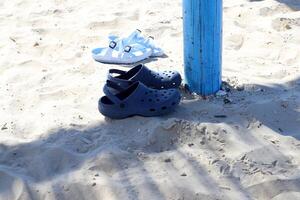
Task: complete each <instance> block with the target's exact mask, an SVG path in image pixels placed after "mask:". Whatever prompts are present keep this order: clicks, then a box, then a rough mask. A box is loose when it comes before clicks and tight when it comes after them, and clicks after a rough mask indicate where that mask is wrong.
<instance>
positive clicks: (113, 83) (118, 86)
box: [106, 80, 126, 92]
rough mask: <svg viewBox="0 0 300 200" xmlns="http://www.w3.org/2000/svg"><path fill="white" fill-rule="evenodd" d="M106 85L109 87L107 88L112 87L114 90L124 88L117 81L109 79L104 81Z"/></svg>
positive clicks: (120, 90) (119, 90)
mask: <svg viewBox="0 0 300 200" xmlns="http://www.w3.org/2000/svg"><path fill="white" fill-rule="evenodd" d="M106 86H107V87H109V88H112V89H114V90H117V91H118V92H122V91H123V90H125V89H126V88H124V87H122V86H121V84H118V83H116V82H113V81H111V80H107V81H106Z"/></svg>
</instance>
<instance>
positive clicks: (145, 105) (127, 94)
mask: <svg viewBox="0 0 300 200" xmlns="http://www.w3.org/2000/svg"><path fill="white" fill-rule="evenodd" d="M109 88H114V89H115V90H120V89H122V88H121V87H119V86H118V85H117V84H115V83H114V82H111V81H107V84H106V85H105V86H104V93H105V94H106V96H103V97H102V98H100V99H99V103H98V109H99V111H100V113H102V114H103V115H104V116H106V117H109V118H112V119H123V118H126V117H131V116H134V115H140V116H144V117H153V116H160V115H164V114H167V113H170V112H171V111H173V110H174V109H175V107H176V106H177V105H178V104H179V102H180V98H181V96H180V93H179V91H178V89H165V90H157V89H151V88H148V87H147V86H145V85H144V84H143V83H141V82H135V83H133V84H132V85H130V86H129V87H128V88H127V89H125V90H123V91H121V92H119V93H118V94H116V95H115V94H113V93H111V91H110V89H109Z"/></svg>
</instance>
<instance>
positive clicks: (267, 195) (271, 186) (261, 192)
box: [247, 178, 300, 199]
mask: <svg viewBox="0 0 300 200" xmlns="http://www.w3.org/2000/svg"><path fill="white" fill-rule="evenodd" d="M299 188H300V179H299V178H298V179H287V180H282V179H278V180H273V181H267V182H264V183H260V184H257V185H253V186H250V187H248V188H247V190H248V191H249V192H250V193H251V194H252V195H253V196H254V197H255V198H256V199H273V198H274V199H282V198H276V197H278V195H281V194H283V193H285V194H287V193H290V192H299ZM298 196H299V194H298ZM292 199H297V198H295V196H293V198H292Z"/></svg>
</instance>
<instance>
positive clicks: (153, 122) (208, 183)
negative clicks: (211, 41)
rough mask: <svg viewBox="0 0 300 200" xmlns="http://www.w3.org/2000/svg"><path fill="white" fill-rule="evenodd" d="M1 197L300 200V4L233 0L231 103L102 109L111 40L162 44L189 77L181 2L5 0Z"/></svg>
mask: <svg viewBox="0 0 300 200" xmlns="http://www.w3.org/2000/svg"><path fill="white" fill-rule="evenodd" d="M0 28H1V34H0V95H1V98H0V200H31V199H33V200H40V199H43V200H52V199H57V200H93V199H99V200H164V199H165V200H196V199H197V200H217V199H218V200H226V199H228V200H244V199H245V200H248V199H258V200H280V199H282V200H289V199H291V200H297V199H299V200H300V1H299V0H263V1H258V0H224V30H223V32H224V36H223V41H224V44H223V80H224V81H225V82H226V84H224V87H225V89H227V90H228V93H227V95H226V96H212V97H208V98H202V97H200V96H197V95H191V94H188V93H186V92H184V91H182V94H183V99H182V101H181V103H180V105H179V107H178V108H177V109H176V111H175V112H173V113H172V114H169V115H166V116H162V117H154V118H143V117H132V118H128V119H123V120H111V119H108V118H105V117H104V116H102V115H101V114H100V113H99V111H98V99H99V98H100V97H101V96H102V95H103V92H102V87H103V84H104V83H105V80H106V74H107V70H108V69H109V68H119V69H125V70H128V69H130V66H116V65H105V64H101V63H97V62H95V61H94V60H93V59H92V56H91V50H92V49H93V48H95V47H100V46H106V45H108V39H107V36H108V34H110V33H113V34H118V35H123V34H127V33H129V32H131V31H133V30H135V29H136V28H139V29H140V30H142V32H143V34H145V35H151V36H154V38H155V40H156V42H157V43H158V44H160V46H161V47H162V48H163V49H164V50H165V53H166V56H165V57H164V58H152V59H149V60H146V61H145V62H144V63H145V64H146V65H147V66H148V67H149V68H151V69H153V70H170V69H171V70H177V71H179V72H180V73H181V74H183V69H184V68H183V44H182V6H181V1H180V0H173V1H170V0H161V1H154V0H148V1H140V0H122V1H121V0H114V1H108V0H99V1H89V0H77V1H71V0H49V1H37V0H2V1H1V2H0Z"/></svg>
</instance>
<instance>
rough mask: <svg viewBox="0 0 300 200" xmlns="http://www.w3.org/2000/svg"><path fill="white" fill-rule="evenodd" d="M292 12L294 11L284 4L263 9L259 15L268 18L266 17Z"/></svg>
mask: <svg viewBox="0 0 300 200" xmlns="http://www.w3.org/2000/svg"><path fill="white" fill-rule="evenodd" d="M291 11H292V10H291V9H290V8H289V7H287V6H285V5H283V4H279V5H276V6H271V7H264V8H261V9H260V10H259V15H260V16H263V17H266V16H273V15H277V14H284V13H287V12H291Z"/></svg>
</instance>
